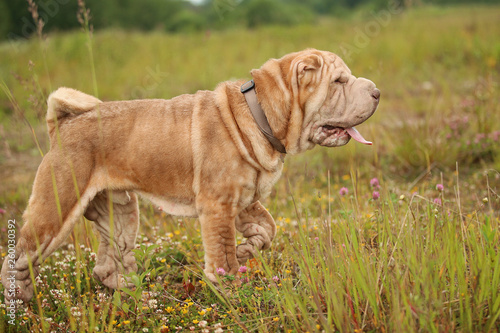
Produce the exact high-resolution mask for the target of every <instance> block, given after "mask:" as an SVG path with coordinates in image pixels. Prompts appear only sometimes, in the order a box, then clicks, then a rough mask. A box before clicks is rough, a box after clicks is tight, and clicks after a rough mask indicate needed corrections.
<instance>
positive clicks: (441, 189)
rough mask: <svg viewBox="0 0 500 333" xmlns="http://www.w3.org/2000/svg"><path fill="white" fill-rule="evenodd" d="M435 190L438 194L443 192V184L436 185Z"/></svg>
mask: <svg viewBox="0 0 500 333" xmlns="http://www.w3.org/2000/svg"><path fill="white" fill-rule="evenodd" d="M436 190H438V191H439V192H443V190H444V186H443V184H437V185H436Z"/></svg>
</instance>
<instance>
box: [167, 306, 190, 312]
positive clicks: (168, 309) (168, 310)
mask: <svg viewBox="0 0 500 333" xmlns="http://www.w3.org/2000/svg"><path fill="white" fill-rule="evenodd" d="M165 311H167V313H171V312H174V311H175V310H174V309H173V308H172V307H171V306H169V307H167V308H166V309H165ZM186 312H187V311H186Z"/></svg>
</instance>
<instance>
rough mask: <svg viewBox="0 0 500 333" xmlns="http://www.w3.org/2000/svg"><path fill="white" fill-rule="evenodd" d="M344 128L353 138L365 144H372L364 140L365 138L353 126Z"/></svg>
mask: <svg viewBox="0 0 500 333" xmlns="http://www.w3.org/2000/svg"><path fill="white" fill-rule="evenodd" d="M345 130H346V131H347V133H349V135H350V136H351V138H353V139H354V140H356V141H358V142H361V143H364V144H365V145H372V143H371V142H370V141H366V140H365V138H363V136H362V135H361V134H360V133H359V132H358V130H357V129H355V128H354V127H351V128H346V129H345Z"/></svg>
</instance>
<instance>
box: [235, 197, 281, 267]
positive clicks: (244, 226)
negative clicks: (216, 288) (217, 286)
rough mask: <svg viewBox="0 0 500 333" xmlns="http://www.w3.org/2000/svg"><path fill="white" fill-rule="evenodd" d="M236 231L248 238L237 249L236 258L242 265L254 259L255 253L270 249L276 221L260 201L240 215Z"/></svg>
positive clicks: (237, 219)
mask: <svg viewBox="0 0 500 333" xmlns="http://www.w3.org/2000/svg"><path fill="white" fill-rule="evenodd" d="M236 229H238V231H240V232H241V233H242V234H243V237H245V238H247V240H246V242H244V243H242V244H240V245H238V246H237V247H236V256H237V258H238V261H239V263H240V264H243V263H245V262H246V261H247V260H248V259H251V258H253V255H254V253H255V251H257V250H266V249H268V248H269V247H270V246H271V242H272V240H273V239H274V236H275V235H276V224H275V223H274V219H273V217H272V216H271V214H269V212H268V211H267V210H266V208H265V207H264V206H262V204H261V203H260V202H259V201H256V202H254V203H253V204H251V205H250V206H248V207H247V208H246V209H244V210H243V211H242V212H241V213H240V214H239V215H238V217H237V218H236Z"/></svg>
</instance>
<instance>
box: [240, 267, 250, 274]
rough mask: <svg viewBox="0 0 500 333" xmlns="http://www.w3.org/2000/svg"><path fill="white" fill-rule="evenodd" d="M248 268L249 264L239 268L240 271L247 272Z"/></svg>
mask: <svg viewBox="0 0 500 333" xmlns="http://www.w3.org/2000/svg"><path fill="white" fill-rule="evenodd" d="M247 270H248V268H247V266H241V267H240V268H239V269H238V272H240V273H246V272H247Z"/></svg>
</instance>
